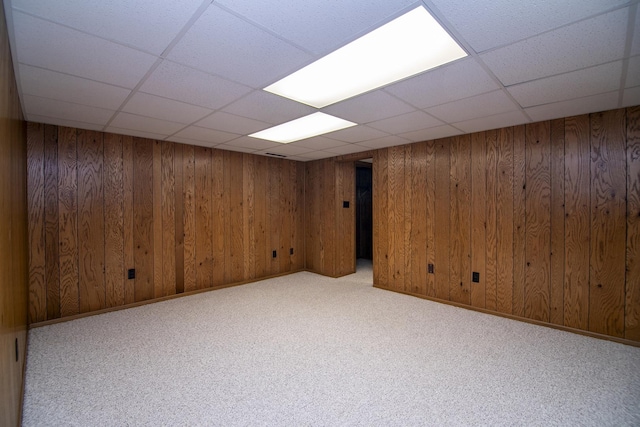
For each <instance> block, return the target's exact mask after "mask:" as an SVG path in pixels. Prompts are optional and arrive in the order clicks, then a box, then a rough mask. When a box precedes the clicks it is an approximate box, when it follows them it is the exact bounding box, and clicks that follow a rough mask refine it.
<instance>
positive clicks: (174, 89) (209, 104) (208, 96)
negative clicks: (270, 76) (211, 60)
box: [140, 61, 251, 110]
mask: <svg viewBox="0 0 640 427" xmlns="http://www.w3.org/2000/svg"><path fill="white" fill-rule="evenodd" d="M140 90H141V91H142V92H146V93H150V94H153V95H159V96H163V97H165V98H171V99H175V100H177V101H182V102H186V103H188V104H194V105H199V106H202V107H206V108H211V109H214V110H216V109H218V108H221V107H223V106H225V105H227V104H229V103H231V102H233V101H235V100H237V99H239V98H240V97H242V96H243V95H245V94H247V93H249V92H250V91H251V89H250V88H248V87H246V86H242V85H240V84H238V83H234V82H231V81H229V80H225V79H223V78H221V77H216V76H212V75H211V74H207V73H203V72H202V71H197V70H194V69H193V68H189V67H185V66H183V65H180V64H176V63H175V62H171V61H163V62H162V64H160V66H159V67H158V68H156V70H155V71H154V72H153V73H152V74H151V76H149V78H148V79H147V80H146V81H145V83H144V84H143V85H142V87H141V88H140Z"/></svg>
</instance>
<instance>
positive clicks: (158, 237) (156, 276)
mask: <svg viewBox="0 0 640 427" xmlns="http://www.w3.org/2000/svg"><path fill="white" fill-rule="evenodd" d="M162 225H163V222H162V141H157V140H154V141H153V296H154V298H160V297H161V296H163V294H164V292H163V289H162V287H163V280H162V272H163V266H162V254H163V248H162V243H163V240H164V239H163V238H162V234H163V230H162Z"/></svg>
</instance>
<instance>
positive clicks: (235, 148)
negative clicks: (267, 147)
mask: <svg viewBox="0 0 640 427" xmlns="http://www.w3.org/2000/svg"><path fill="white" fill-rule="evenodd" d="M216 149H218V150H227V151H237V152H239V153H254V152H255V151H256V150H255V149H254V148H247V147H239V146H235V145H229V144H220V145H216Z"/></svg>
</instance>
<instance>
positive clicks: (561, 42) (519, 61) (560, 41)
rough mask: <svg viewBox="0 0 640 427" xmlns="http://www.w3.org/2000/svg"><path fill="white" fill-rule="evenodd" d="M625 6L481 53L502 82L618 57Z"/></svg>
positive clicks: (563, 70) (622, 42) (550, 73)
mask: <svg viewBox="0 0 640 427" xmlns="http://www.w3.org/2000/svg"><path fill="white" fill-rule="evenodd" d="M627 15H628V8H625V9H619V10H616V11H614V12H610V13H607V14H605V15H601V16H598V17H596V18H593V19H588V20H585V21H582V22H578V23H576V24H573V25H570V26H567V27H563V28H560V29H558V30H555V31H551V32H549V33H545V34H543V35H540V36H537V37H533V38H530V39H527V40H524V41H522V42H519V43H515V44H513V45H510V46H507V47H504V48H501V49H498V50H494V51H492V52H489V53H486V54H484V55H482V56H481V58H482V60H483V61H484V62H485V64H487V65H488V66H489V68H491V70H492V71H493V72H494V73H495V75H496V76H497V77H498V78H499V79H500V81H501V82H502V83H503V84H504V85H505V86H510V85H513V84H516V83H521V82H526V81H530V80H535V79H539V78H542V77H547V76H552V75H555V74H560V73H565V72H568V71H573V70H578V69H581V68H585V67H590V66H592V65H597V64H603V63H605V62H610V61H615V60H617V59H622V57H623V56H624V45H625V39H626V34H627V31H626V25H627Z"/></svg>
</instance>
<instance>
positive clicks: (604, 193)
mask: <svg viewBox="0 0 640 427" xmlns="http://www.w3.org/2000/svg"><path fill="white" fill-rule="evenodd" d="M624 131H625V114H624V110H614V111H609V112H605V113H596V114H592V115H591V254H590V274H589V276H590V288H589V330H590V331H592V332H598V333H603V334H607V335H612V336H616V337H622V336H624V292H625V284H624V283H625V250H626V221H625V219H626V218H625V216H626V206H625V197H626V177H625V169H626V167H625V166H626V156H625V148H626V147H625V135H624V133H625V132H624Z"/></svg>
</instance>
